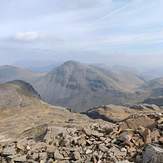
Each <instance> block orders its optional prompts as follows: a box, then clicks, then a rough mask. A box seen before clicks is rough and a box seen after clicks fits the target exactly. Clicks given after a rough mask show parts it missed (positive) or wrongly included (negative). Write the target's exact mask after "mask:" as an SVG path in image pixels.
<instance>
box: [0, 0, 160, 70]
mask: <svg viewBox="0 0 163 163" xmlns="http://www.w3.org/2000/svg"><path fill="white" fill-rule="evenodd" d="M0 4H1V5H0V10H1V13H0V23H1V26H0V57H1V60H0V65H4V64H10V65H17V64H18V65H19V63H20V62H22V65H23V64H24V65H26V63H27V62H28V63H30V62H31V63H32V62H33V61H35V63H36V62H38V64H39V63H42V64H43V65H45V64H47V63H48V62H49V64H48V65H50V64H53V63H56V62H64V61H66V60H76V61H80V62H86V63H105V64H111V65H125V66H132V67H137V68H139V67H142V68H143V67H147V68H155V67H163V65H162V59H163V48H162V43H163V35H162V34H163V30H162V26H163V23H162V15H163V2H162V1H161V0H155V1H152V0H149V1H148V2H147V1H145V0H103V1H100V0H89V1H87V0H78V1H76V0H69V1H68V0H63V1H60V0H46V1H39V0H35V1H33V0H28V1H25V0H12V1H11V0H0ZM33 63H34V62H33Z"/></svg>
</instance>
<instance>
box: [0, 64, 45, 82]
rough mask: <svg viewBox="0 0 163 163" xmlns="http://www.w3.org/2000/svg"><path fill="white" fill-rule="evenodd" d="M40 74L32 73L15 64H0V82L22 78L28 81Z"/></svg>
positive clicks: (40, 74)
mask: <svg viewBox="0 0 163 163" xmlns="http://www.w3.org/2000/svg"><path fill="white" fill-rule="evenodd" d="M42 75H43V74H42V73H34V72H32V71H30V70H28V69H25V68H20V67H16V66H11V65H4V66H0V83H5V82H8V81H12V80H24V81H27V82H30V81H32V80H34V79H35V78H38V77H39V76H42Z"/></svg>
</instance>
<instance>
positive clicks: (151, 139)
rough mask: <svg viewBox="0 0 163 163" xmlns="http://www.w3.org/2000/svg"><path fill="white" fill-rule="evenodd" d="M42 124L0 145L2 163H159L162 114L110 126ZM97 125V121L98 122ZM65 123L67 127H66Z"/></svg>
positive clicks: (162, 143) (131, 118) (162, 148)
mask: <svg viewBox="0 0 163 163" xmlns="http://www.w3.org/2000/svg"><path fill="white" fill-rule="evenodd" d="M73 121H74V119H73V118H72V119H71V118H70V119H69V120H68V122H67V125H65V126H54V125H50V124H42V125H39V126H37V127H34V128H31V129H29V130H26V131H24V132H23V133H22V134H21V135H20V136H19V137H18V138H17V139H15V140H13V141H9V142H4V143H1V145H0V162H2V163H10V162H11V163H13V162H14V163H26V162H27V163H38V162H39V163H54V162H55V163H69V162H76V163H129V162H136V163H162V162H163V114H162V113H161V112H160V111H159V112H156V111H155V112H144V113H143V112H141V113H139V114H136V113H135V114H133V115H130V116H128V117H127V118H125V119H124V120H122V121H120V122H118V123H114V124H112V125H111V124H110V123H107V122H106V123H99V122H98V121H94V123H90V124H89V123H88V124H87V125H86V126H83V127H82V126H81V127H80V125H79V126H78V127H75V126H73V123H74V122H73ZM100 122H101V121H100ZM68 124H69V125H68Z"/></svg>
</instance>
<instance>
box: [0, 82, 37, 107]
mask: <svg viewBox="0 0 163 163" xmlns="http://www.w3.org/2000/svg"><path fill="white" fill-rule="evenodd" d="M35 98H36V99H40V96H39V94H38V93H37V92H36V91H35V90H34V88H33V87H32V86H31V85H30V84H29V83H26V82H24V81H21V80H15V81H11V82H7V83H4V84H0V107H23V106H26V105H31V104H33V102H34V101H33V99H35Z"/></svg>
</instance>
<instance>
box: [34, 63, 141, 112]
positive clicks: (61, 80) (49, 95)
mask: <svg viewBox="0 0 163 163" xmlns="http://www.w3.org/2000/svg"><path fill="white" fill-rule="evenodd" d="M122 76H123V77H122ZM143 83H144V81H143V80H142V79H141V78H139V77H138V76H134V75H131V73H130V74H129V73H127V71H126V72H125V73H124V72H123V73H121V72H120V71H119V72H113V71H109V70H106V69H103V68H99V67H96V66H92V65H86V64H81V63H79V62H75V61H68V62H65V63H64V64H62V65H61V66H59V67H57V68H55V69H53V70H52V71H51V72H49V73H48V74H47V75H45V76H43V77H40V78H39V79H38V80H36V81H35V82H34V87H35V88H36V90H37V91H38V92H39V94H40V95H41V97H42V98H43V99H44V100H45V101H47V102H48V103H50V104H55V105H61V106H66V107H71V108H73V109H74V110H75V111H84V110H87V109H88V108H90V107H93V106H96V105H101V104H110V103H114V104H122V103H126V102H128V100H129V99H130V98H131V96H133V92H134V91H135V89H136V88H137V87H139V86H140V85H141V84H143ZM131 94H132V95H131Z"/></svg>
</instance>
